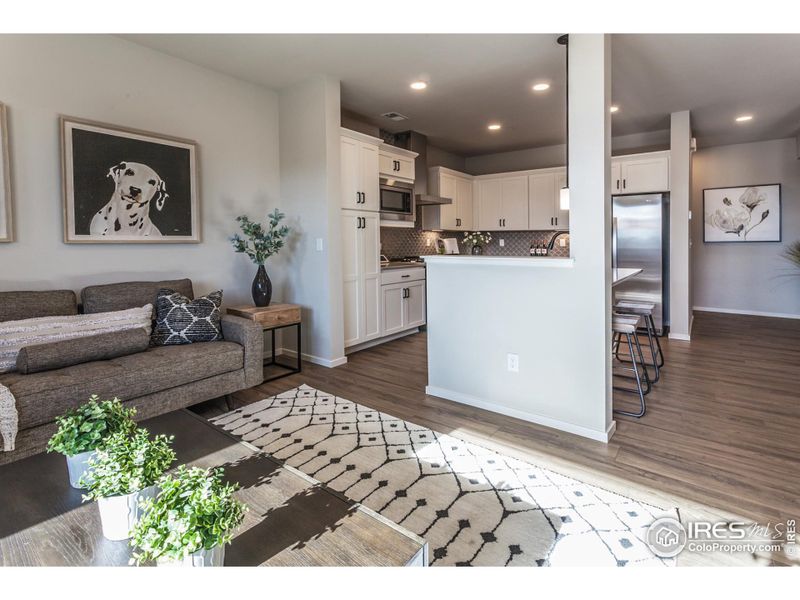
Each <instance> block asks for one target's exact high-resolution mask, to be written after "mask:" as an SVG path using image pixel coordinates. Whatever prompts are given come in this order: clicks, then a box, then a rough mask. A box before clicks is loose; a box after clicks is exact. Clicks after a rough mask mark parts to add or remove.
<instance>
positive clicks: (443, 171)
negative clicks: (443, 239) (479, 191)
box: [421, 167, 473, 231]
mask: <svg viewBox="0 0 800 600" xmlns="http://www.w3.org/2000/svg"><path fill="white" fill-rule="evenodd" d="M428 193H430V194H433V195H435V196H441V197H443V198H450V199H451V200H452V203H451V204H437V205H426V206H422V207H421V208H422V228H423V229H429V230H430V229H433V230H446V231H471V230H472V229H473V216H472V213H473V202H472V176H471V175H467V174H465V173H459V172H458V171H453V170H452V169H447V168H445V167H433V168H432V169H430V170H429V171H428Z"/></svg>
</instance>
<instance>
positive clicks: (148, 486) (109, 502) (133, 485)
mask: <svg viewBox="0 0 800 600" xmlns="http://www.w3.org/2000/svg"><path fill="white" fill-rule="evenodd" d="M171 443H172V437H169V438H168V437H166V436H164V435H157V436H155V437H154V438H152V439H151V438H150V435H149V434H148V432H147V430H146V429H137V430H136V431H135V432H134V433H133V435H127V434H126V433H115V434H114V435H112V436H111V437H110V438H108V440H107V441H106V443H105V444H104V446H103V447H102V448H99V449H98V450H97V455H96V456H95V457H94V458H93V459H91V460H90V461H89V468H90V469H91V473H89V475H91V480H90V481H83V480H82V481H81V484H86V487H87V490H88V491H87V493H86V494H85V495H84V496H83V500H84V502H86V501H88V500H97V507H98V508H99V509H100V522H101V523H102V525H103V535H104V536H105V537H106V538H107V539H109V540H127V539H128V538H129V537H130V532H131V530H132V529H133V527H134V525H136V522H137V521H138V520H139V516H140V515H141V508H140V503H141V502H142V500H144V499H146V498H152V497H153V496H155V495H156V486H155V484H156V482H157V481H158V479H159V477H161V475H163V474H164V472H165V471H166V470H167V469H168V468H169V466H170V465H171V464H172V463H173V462H174V461H175V452H174V451H173V450H172V448H170V444H171Z"/></svg>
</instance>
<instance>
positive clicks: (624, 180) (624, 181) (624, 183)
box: [622, 179, 628, 190]
mask: <svg viewBox="0 0 800 600" xmlns="http://www.w3.org/2000/svg"><path fill="white" fill-rule="evenodd" d="M627 183H628V180H627V179H623V180H622V189H623V190H624V189H625V188H626V187H628V185H627Z"/></svg>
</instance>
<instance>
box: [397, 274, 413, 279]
mask: <svg viewBox="0 0 800 600" xmlns="http://www.w3.org/2000/svg"><path fill="white" fill-rule="evenodd" d="M407 277H411V275H401V276H400V278H401V279H406V278H407Z"/></svg>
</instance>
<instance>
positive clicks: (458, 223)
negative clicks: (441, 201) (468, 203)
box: [456, 219, 461, 227]
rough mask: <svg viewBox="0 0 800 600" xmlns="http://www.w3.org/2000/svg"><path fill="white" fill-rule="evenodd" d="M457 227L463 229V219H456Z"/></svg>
mask: <svg viewBox="0 0 800 600" xmlns="http://www.w3.org/2000/svg"><path fill="white" fill-rule="evenodd" d="M456 227H461V219H456Z"/></svg>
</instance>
